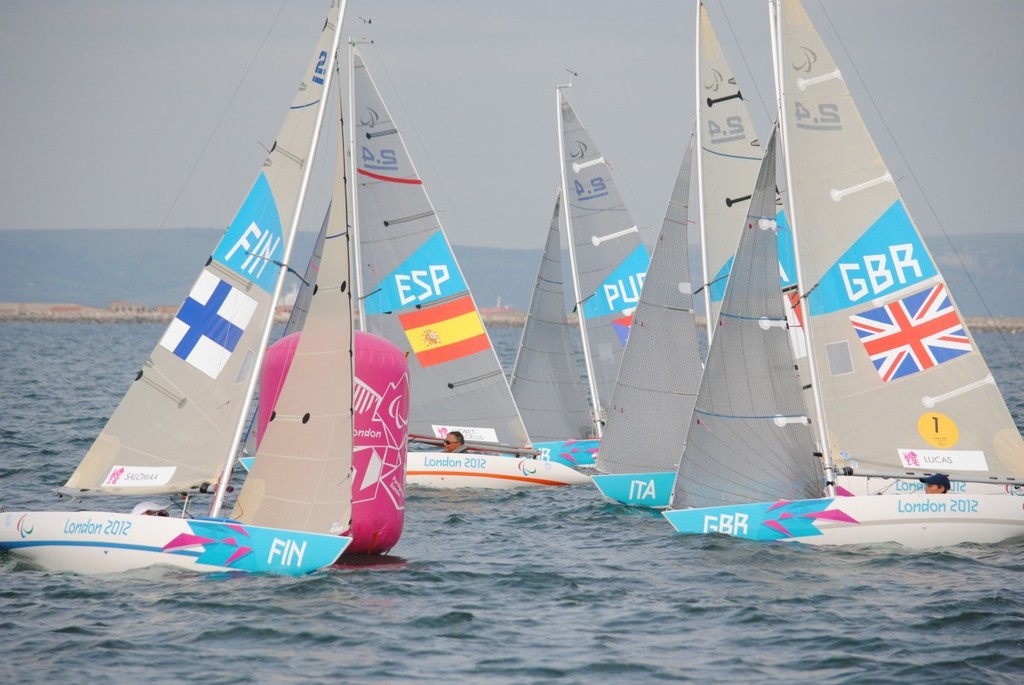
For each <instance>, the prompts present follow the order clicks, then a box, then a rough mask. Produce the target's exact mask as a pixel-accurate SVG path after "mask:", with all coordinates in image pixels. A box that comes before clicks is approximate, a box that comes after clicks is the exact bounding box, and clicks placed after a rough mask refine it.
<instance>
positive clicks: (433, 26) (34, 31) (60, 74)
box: [0, 0, 1024, 249]
mask: <svg viewBox="0 0 1024 685" xmlns="http://www.w3.org/2000/svg"><path fill="white" fill-rule="evenodd" d="M327 5H328V1H327V0H175V2H140V1H137V0H91V1H90V2H81V1H80V0H47V1H46V2H39V1H38V0H4V1H3V2H2V3H0V84H2V88H0V112H2V117H3V118H2V125H0V149H2V150H3V152H4V159H3V161H4V163H3V164H2V165H0V199H2V206H3V211H2V212H0V230H4V229H49V228H152V229H157V228H178V227H224V226H226V225H227V224H228V223H229V222H230V220H231V218H232V217H233V215H234V213H235V211H236V210H237V209H238V207H239V204H240V203H241V201H242V199H243V197H244V195H245V193H246V191H247V190H248V188H249V186H250V185H251V183H252V181H253V179H254V178H255V176H256V174H257V172H258V170H259V167H260V164H261V162H262V160H263V158H264V156H265V154H266V147H269V146H270V145H271V144H272V143H273V139H274V136H275V135H276V133H277V130H278V128H279V126H280V124H281V121H282V120H283V117H284V113H285V110H286V108H287V106H288V104H289V103H290V102H291V99H292V97H293V96H294V93H295V89H296V87H297V85H298V82H299V80H300V78H301V74H302V72H303V70H304V69H305V66H306V64H307V62H308V60H309V58H310V56H311V52H312V49H313V46H314V44H315V42H316V39H317V36H318V34H319V31H320V28H321V26H322V23H323V17H324V16H325V14H326V10H327ZM805 5H806V7H807V10H808V13H809V14H810V15H811V18H812V20H814V21H815V23H816V25H817V26H818V29H819V31H820V32H821V33H822V36H823V38H824V40H825V42H826V43H827V44H828V45H829V47H830V48H831V50H832V52H833V54H834V56H835V57H836V60H837V61H838V63H839V64H840V67H841V68H842V70H843V73H844V76H845V77H846V80H847V83H848V84H849V85H850V87H851V89H852V90H853V93H854V97H855V99H856V100H857V102H858V104H859V106H860V109H861V113H862V115H863V116H864V118H865V120H866V122H867V124H868V126H869V128H870V129H871V131H872V132H873V134H874V136H875V139H876V142H877V144H878V147H879V149H880V150H881V152H882V155H883V157H884V158H885V159H886V161H887V163H888V164H889V167H890V169H891V170H892V172H893V175H894V177H896V178H897V179H898V185H899V187H900V189H901V191H902V192H903V193H904V196H905V197H906V199H907V203H908V206H909V207H910V211H911V214H912V216H913V217H914V219H915V221H916V223H917V224H918V226H919V228H920V229H921V230H922V232H923V233H924V234H925V236H926V238H929V237H932V236H941V235H943V234H951V235H958V234H964V233H973V232H980V233H991V232H1001V233H1006V232H1014V233H1016V232H1019V231H1020V230H1021V229H1020V228H1019V219H1018V216H1019V211H1020V210H1019V204H1020V203H1019V196H1020V187H1019V183H1018V180H1019V179H1020V178H1021V176H1022V173H1021V170H1020V169H1021V165H1022V163H1024V138H1022V136H1021V135H1020V126H1019V122H1018V119H1019V116H1020V113H1021V112H1024V107H1022V104H1024V103H1022V89H1021V85H1022V78H1021V76H1020V72H1019V69H1020V65H1021V64H1024V41H1022V40H1021V39H1020V35H1021V32H1022V31H1024V2H1020V1H1019V0H974V1H972V2H963V1H959V0H805ZM695 7H696V6H695V2H694V1H693V0H673V1H669V0H636V1H634V2H617V3H613V2H602V1H600V0H518V1H517V2H514V3H511V2H501V3H498V2H489V1H487V0H478V1H472V0H351V1H350V2H349V3H348V8H347V14H346V17H345V23H344V28H343V35H344V37H345V38H346V39H348V38H354V39H366V40H373V44H372V45H369V44H367V45H363V46H361V48H360V49H361V51H362V53H363V57H364V59H365V61H366V62H367V64H368V67H369V70H370V73H371V74H372V75H373V77H374V79H375V81H376V83H377V86H378V88H379V89H380V90H381V93H382V95H383V98H384V100H385V102H386V103H387V104H388V107H389V109H390V110H391V112H392V115H393V117H394V118H395V120H396V122H397V123H398V126H399V127H400V129H402V130H403V133H404V136H405V141H406V144H407V146H408V147H409V150H410V154H411V155H412V159H413V161H414V163H415V164H416V166H417V168H418V170H419V173H420V175H421V177H422V178H423V180H424V183H425V187H426V188H427V191H428V193H429V195H430V197H431V200H432V201H433V203H434V206H435V208H436V209H437V210H438V212H439V214H440V217H441V220H442V223H443V225H444V226H445V230H446V232H447V234H448V237H449V239H450V240H451V241H452V242H453V243H455V244H457V245H477V246H486V247H500V248H527V249H540V248H541V247H542V246H543V243H544V239H545V237H546V234H547V229H548V222H549V220H550V214H551V206H552V203H553V201H554V196H555V191H556V188H557V185H558V182H559V176H558V174H559V171H558V143H557V129H556V119H555V112H556V110H555V87H556V86H557V85H559V84H563V83H566V82H568V81H569V79H570V76H571V75H570V73H569V71H570V70H571V71H573V72H576V75H575V76H572V82H573V84H574V85H573V87H572V89H571V90H570V92H569V96H570V98H571V100H572V102H573V105H574V106H575V108H576V110H577V113H578V115H579V117H580V119H581V120H582V122H583V123H584V125H585V126H586V128H587V129H588V131H589V132H590V134H591V136H592V137H593V139H594V140H595V142H596V144H597V146H598V147H599V148H600V149H601V152H602V153H603V154H604V156H605V157H606V158H607V159H609V160H610V161H611V163H612V165H613V174H614V177H615V180H616V182H617V183H618V185H619V187H620V190H621V191H622V195H623V198H624V200H625V202H626V204H627V206H628V207H629V208H630V211H631V213H632V215H633V218H634V220H635V221H636V222H637V223H638V225H639V226H641V228H642V230H643V233H644V237H645V239H646V240H647V241H648V242H649V243H650V242H651V241H653V239H654V237H655V235H656V233H657V230H658V229H659V227H660V225H661V220H662V217H663V215H664V212H665V206H666V203H667V201H668V197H669V194H670V192H671V189H672V184H673V183H674V180H675V175H676V172H677V170H678V166H679V161H680V158H681V155H682V153H683V150H684V148H685V145H686V141H687V138H688V136H689V134H690V131H691V129H692V126H693V109H694V105H693V102H694V85H693V82H694V52H695V49H694V20H695V16H696V10H695ZM708 7H709V12H710V13H711V18H712V22H713V23H714V24H715V27H716V31H717V33H718V35H719V38H720V39H721V41H722V43H723V45H724V49H725V50H726V51H727V53H728V55H729V58H730V61H731V63H732V65H733V68H734V70H735V72H736V74H737V78H738V79H739V81H740V87H741V89H742V91H743V92H744V94H745V96H746V99H747V100H748V104H749V106H750V108H751V111H752V114H753V117H754V119H755V123H756V124H757V126H758V129H759V131H761V132H762V133H761V135H762V137H765V136H766V135H767V131H768V127H769V122H770V120H771V119H772V118H773V117H772V116H770V114H769V113H770V111H771V110H772V105H771V100H772V93H773V83H772V80H771V52H770V38H769V33H768V4H767V1H766V0H710V1H709V3H708ZM344 96H345V97H347V90H346V91H345V93H344ZM346 107H347V104H346ZM318 227H319V220H316V221H312V220H310V221H309V222H307V223H305V224H304V228H305V230H314V229H315V228H318Z"/></svg>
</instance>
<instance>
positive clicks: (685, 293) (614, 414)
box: [593, 139, 702, 508]
mask: <svg viewBox="0 0 1024 685" xmlns="http://www.w3.org/2000/svg"><path fill="white" fill-rule="evenodd" d="M692 150H693V142H692V139H691V142H690V143H689V144H688V145H687V146H686V153H685V154H684V155H683V161H682V165H681V166H680V168H679V174H678V175H677V177H676V183H675V186H674V188H673V190H672V198H671V200H670V202H669V206H668V211H667V212H666V214H665V220H664V222H663V223H662V227H661V233H660V234H659V235H658V242H657V244H656V246H655V248H654V255H653V256H652V257H651V264H650V268H649V269H648V271H647V277H646V279H645V280H644V285H643V289H642V291H641V294H640V302H639V303H638V304H637V307H636V311H635V312H633V325H632V330H631V332H630V335H629V342H628V344H627V345H626V349H625V352H624V353H623V355H622V366H621V368H620V369H619V375H618V379H617V381H616V384H615V391H614V393H613V395H612V399H611V405H610V406H611V411H610V412H609V413H608V421H607V425H606V426H605V433H604V437H603V438H602V439H601V448H600V450H599V451H598V459H597V464H598V471H599V473H596V474H594V475H593V481H594V484H595V485H597V487H598V489H599V490H600V491H601V493H602V494H603V495H604V496H605V497H608V498H609V499H612V500H614V501H617V502H621V503H623V504H627V505H633V506H645V507H652V508H657V507H664V506H667V505H668V498H669V493H670V492H671V491H672V484H673V482H674V481H675V476H676V468H677V466H678V464H679V456H680V455H681V454H682V445H683V444H684V442H685V439H686V425H687V423H686V419H687V418H688V417H689V416H690V414H691V413H692V412H693V404H694V401H695V400H696V396H697V388H698V386H699V383H700V378H701V371H702V365H701V356H700V343H699V341H698V340H697V322H696V318H695V316H694V310H693V287H692V285H691V284H690V267H689V259H690V258H689V250H688V248H687V240H688V239H687V236H688V231H687V220H688V204H689V197H690V167H691V164H692V163H691V158H692V156H693V155H692ZM638 441H639V443H640V445H642V447H641V446H640V445H638Z"/></svg>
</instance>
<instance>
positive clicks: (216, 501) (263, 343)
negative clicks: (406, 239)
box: [210, 0, 348, 517]
mask: <svg viewBox="0 0 1024 685" xmlns="http://www.w3.org/2000/svg"><path fill="white" fill-rule="evenodd" d="M347 4H348V0H341V9H340V11H339V12H338V25H337V26H335V27H334V39H333V41H332V42H331V51H330V54H328V56H327V64H326V66H325V70H324V88H323V94H322V95H321V97H320V104H319V105H317V111H316V123H315V124H314V125H313V137H312V138H311V140H310V141H309V150H308V151H307V153H306V159H305V162H304V164H303V169H302V183H301V184H300V185H299V195H298V200H297V203H296V205H295V214H294V215H293V216H292V223H291V230H290V233H289V235H288V240H287V241H286V242H285V246H284V252H283V253H282V256H281V264H282V266H281V267H280V271H279V273H278V275H277V283H276V284H275V285H274V293H273V296H272V297H271V299H270V315H269V316H268V317H267V321H266V323H265V324H264V326H263V333H262V336H261V338H260V342H259V345H257V346H256V359H255V360H254V362H253V367H252V368H253V372H252V373H251V374H250V375H249V382H248V384H247V386H246V390H245V396H244V397H243V399H242V406H244V407H249V406H251V405H252V399H253V397H254V396H255V395H256V383H257V382H258V381H259V378H260V370H261V369H262V368H263V357H264V356H265V355H266V351H267V343H268V342H269V341H270V334H271V331H272V330H273V328H274V314H273V312H274V310H275V309H276V308H277V303H278V301H279V300H280V299H281V290H282V289H283V288H284V281H285V277H286V276H287V275H288V268H287V265H288V263H289V262H290V261H291V256H292V247H293V246H294V244H295V235H296V233H297V232H298V228H299V221H300V220H301V219H302V210H303V205H304V204H305V200H306V191H307V190H308V188H309V179H310V176H311V175H312V172H313V160H314V157H315V156H316V148H317V145H318V144H319V142H320V132H321V129H322V128H323V123H324V115H325V113H326V111H327V102H328V100H329V99H330V93H331V86H332V85H333V81H334V64H335V61H336V59H337V53H338V46H339V44H340V42H341V25H342V22H343V20H344V18H345V6H346V5H347ZM339 135H344V132H339ZM248 414H249V412H248V411H241V412H239V415H238V422H237V424H236V425H235V432H234V436H233V438H232V440H231V443H230V446H229V448H228V453H227V456H226V457H225V459H224V468H223V469H222V470H221V474H220V480H219V481H218V482H217V491H216V492H215V493H214V495H213V501H212V502H211V503H210V516H213V517H216V516H219V515H220V510H221V507H222V506H223V505H224V494H225V493H226V492H227V489H228V484H229V483H230V482H231V474H232V471H233V469H234V465H235V453H236V452H237V448H238V444H239V443H240V442H241V439H242V435H243V433H244V432H245V428H246V426H247V425H248V424H249V416H248Z"/></svg>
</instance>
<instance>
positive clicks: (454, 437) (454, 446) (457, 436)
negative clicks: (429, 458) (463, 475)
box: [444, 431, 466, 452]
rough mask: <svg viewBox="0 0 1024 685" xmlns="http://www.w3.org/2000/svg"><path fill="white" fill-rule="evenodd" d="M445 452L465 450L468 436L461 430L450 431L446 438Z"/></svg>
mask: <svg viewBox="0 0 1024 685" xmlns="http://www.w3.org/2000/svg"><path fill="white" fill-rule="evenodd" d="M444 451H445V452H465V451H466V438H464V437H463V436H462V433H460V432H459V431H450V432H449V433H448V436H447V437H445V439H444Z"/></svg>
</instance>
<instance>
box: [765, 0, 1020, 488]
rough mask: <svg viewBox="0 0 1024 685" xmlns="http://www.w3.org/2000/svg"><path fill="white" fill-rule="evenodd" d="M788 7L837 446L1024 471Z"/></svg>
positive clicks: (795, 151) (930, 468) (895, 458)
mask: <svg viewBox="0 0 1024 685" xmlns="http://www.w3.org/2000/svg"><path fill="white" fill-rule="evenodd" d="M782 9H783V15H782V17H781V19H779V20H778V21H779V24H778V30H779V33H780V38H779V47H778V49H779V50H780V56H779V60H778V64H779V76H780V79H781V82H780V86H779V87H780V93H781V102H782V104H781V107H782V114H783V121H782V124H783V133H784V136H783V139H784V142H785V154H786V158H787V162H788V173H789V183H788V186H789V188H790V189H791V193H790V195H791V197H790V202H791V206H790V211H791V220H792V223H793V227H794V234H795V235H796V236H798V241H799V245H798V250H799V252H798V260H799V263H800V268H801V273H800V276H801V278H800V291H801V292H802V293H805V294H806V303H805V315H806V314H807V313H808V310H809V315H810V319H809V329H810V333H811V351H812V353H813V354H812V356H813V360H814V363H815V368H814V370H815V371H816V376H817V378H816V379H815V382H816V384H817V389H818V393H817V394H818V396H819V397H820V400H821V405H822V406H821V411H822V412H823V419H824V424H823V425H826V426H827V428H828V431H827V440H826V439H825V437H824V436H823V437H822V442H825V443H826V444H827V445H828V449H829V450H830V456H831V458H832V460H833V461H835V462H836V464H837V465H838V466H841V467H842V466H849V467H852V468H853V469H854V470H855V471H861V472H865V471H866V472H872V471H873V472H884V473H889V474H904V475H911V476H918V475H922V474H925V473H932V472H936V471H940V472H943V473H947V474H949V475H950V477H951V478H953V479H954V480H955V479H964V480H972V479H973V480H979V479H984V478H988V477H992V478H1021V477H1022V476H1024V441H1022V440H1021V436H1020V433H1019V431H1018V430H1017V428H1016V426H1015V425H1014V422H1013V419H1012V417H1011V416H1010V413H1009V411H1008V410H1007V407H1006V404H1005V402H1004V400H1003V398H1002V396H1001V394H1000V392H999V390H998V388H997V387H996V384H995V381H994V379H993V377H992V374H991V372H990V371H989V368H988V366H987V364H986V363H985V360H984V359H983V358H982V356H981V353H980V352H979V350H978V346H977V344H976V342H975V340H974V338H973V337H972V335H971V333H970V331H969V330H968V329H967V326H966V325H965V324H964V317H963V315H962V313H961V312H960V310H959V308H958V307H957V306H956V303H955V302H954V301H953V297H952V294H951V293H950V291H949V288H948V286H947V284H946V282H945V280H944V279H943V277H942V275H941V274H940V273H939V269H938V266H937V265H936V263H935V261H934V259H933V258H932V256H931V254H930V253H929V251H928V249H927V247H926V246H925V244H924V241H923V240H922V239H921V235H920V233H919V232H918V230H917V228H916V227H915V225H914V223H913V221H912V220H911V218H910V215H909V214H908V213H907V209H906V207H905V206H904V203H903V200H902V198H901V196H900V193H899V191H898V189H897V188H896V185H895V183H894V179H893V177H892V174H891V173H890V172H889V170H888V168H887V167H886V165H885V163H884V161H883V160H882V158H881V156H880V154H879V152H878V150H877V148H876V147H875V144H874V141H873V140H872V138H871V136H870V134H869V132H868V130H867V128H866V127H865V125H864V122H863V120H862V118H861V116H860V113H859V112H858V110H857V107H856V105H855V104H854V102H853V99H852V97H851V94H850V91H849V89H848V88H847V85H846V83H845V81H844V79H843V76H842V74H841V73H840V72H839V69H838V67H837V66H836V63H835V61H834V59H833V58H832V56H831V54H830V53H829V51H828V49H827V48H826V47H825V45H824V43H823V42H822V40H821V38H820V36H819V35H818V33H817V31H816V29H815V28H814V26H813V25H812V24H811V22H810V20H809V18H808V16H807V14H806V13H805V11H804V9H803V7H802V6H801V5H800V3H799V2H796V1H795V0H784V1H783V3H782Z"/></svg>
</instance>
